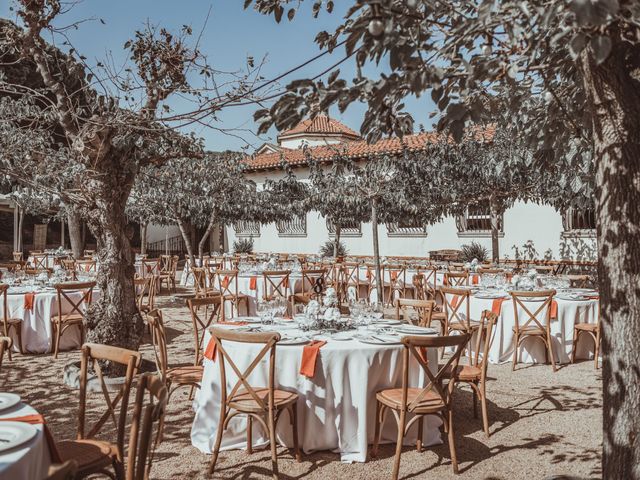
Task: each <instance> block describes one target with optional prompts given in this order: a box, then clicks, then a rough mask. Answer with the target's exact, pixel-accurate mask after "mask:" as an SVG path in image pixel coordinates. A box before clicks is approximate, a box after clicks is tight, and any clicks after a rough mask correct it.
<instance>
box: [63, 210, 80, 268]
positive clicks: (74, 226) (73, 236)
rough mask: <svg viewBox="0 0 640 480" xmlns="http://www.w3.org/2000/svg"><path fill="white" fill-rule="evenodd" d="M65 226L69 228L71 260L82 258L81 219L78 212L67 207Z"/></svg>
mask: <svg viewBox="0 0 640 480" xmlns="http://www.w3.org/2000/svg"><path fill="white" fill-rule="evenodd" d="M67 225H68V226H69V242H71V251H72V252H73V258H82V255H83V254H84V238H83V237H84V235H83V233H82V218H81V217H80V214H79V213H78V212H76V211H75V210H73V209H71V208H69V207H67Z"/></svg>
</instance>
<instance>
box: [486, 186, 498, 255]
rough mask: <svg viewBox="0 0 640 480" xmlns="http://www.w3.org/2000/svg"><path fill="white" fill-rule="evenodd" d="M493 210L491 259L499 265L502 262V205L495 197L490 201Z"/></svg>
mask: <svg viewBox="0 0 640 480" xmlns="http://www.w3.org/2000/svg"><path fill="white" fill-rule="evenodd" d="M489 208H490V210H491V258H492V259H493V261H494V262H495V263H496V264H497V263H499V261H500V205H499V203H498V200H497V199H496V198H495V197H493V196H492V197H491V199H490V200H489Z"/></svg>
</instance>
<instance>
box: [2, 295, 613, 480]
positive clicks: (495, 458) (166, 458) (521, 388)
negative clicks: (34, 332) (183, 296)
mask: <svg viewBox="0 0 640 480" xmlns="http://www.w3.org/2000/svg"><path fill="white" fill-rule="evenodd" d="M158 306H159V307H161V308H162V309H163V312H164V314H165V322H166V324H167V327H168V336H169V339H170V346H169V358H170V362H171V363H172V364H173V365H176V364H180V363H189V362H190V361H191V360H192V354H191V352H192V336H191V335H192V334H191V320H190V317H189V315H188V311H187V309H186V307H184V303H183V302H172V301H171V299H170V297H167V296H164V297H160V298H159V300H158ZM147 340H148V339H147ZM141 350H142V351H143V353H144V355H145V357H146V358H149V359H152V358H153V354H152V351H151V349H150V346H149V344H148V343H145V344H144V345H143V346H142V347H141ZM78 359H79V353H78V351H72V352H64V353H62V354H61V355H60V356H59V359H58V360H53V358H52V356H51V355H38V356H21V355H19V354H16V355H14V358H13V362H9V361H6V363H4V364H3V366H2V375H1V377H0V381H1V382H2V390H3V391H12V392H16V393H19V394H20V395H22V397H23V399H25V401H27V402H29V403H30V404H31V405H32V406H34V407H35V408H37V409H38V410H39V411H40V412H41V413H43V414H44V415H45V416H46V418H47V419H48V422H49V424H50V427H51V429H52V431H53V433H54V435H55V437H56V438H58V439H65V438H73V436H74V434H75V425H76V418H77V406H78V404H77V392H76V391H73V390H72V389H70V388H68V387H66V386H63V385H62V381H61V380H62V369H63V366H64V365H65V364H66V363H68V362H71V361H76V360H78ZM489 376H490V377H491V382H490V383H489V384H488V397H489V418H490V430H491V437H490V439H486V438H485V436H484V433H483V432H482V421H481V419H480V418H478V419H475V418H473V411H472V406H471V393H470V391H469V390H468V389H467V388H462V389H461V390H460V391H459V392H458V393H457V394H456V395H457V396H456V399H455V428H456V443H457V451H458V460H459V464H460V475H457V476H456V475H454V474H453V471H452V468H451V463H450V461H449V450H448V447H447V445H446V444H444V445H440V446H437V447H431V448H427V449H426V450H425V451H423V452H422V453H420V454H419V453H417V452H416V451H415V450H414V449H411V448H405V450H404V451H403V454H402V463H401V467H400V477H401V478H405V479H408V478H415V479H421V478H438V479H441V480H444V479H448V478H460V479H467V478H468V479H483V478H484V479H489V478H491V479H520V478H522V479H525V478H526V479H541V478H546V477H550V476H555V475H572V476H575V477H578V478H600V477H601V473H600V472H601V471H600V455H601V444H602V433H601V431H602V412H601V410H602V377H601V374H600V371H594V369H593V363H592V362H580V363H577V364H575V365H567V366H564V367H563V368H561V369H560V370H559V371H558V372H556V373H555V374H554V373H553V372H552V370H551V366H547V365H536V366H529V365H520V366H519V368H518V370H517V371H516V372H512V371H511V365H510V364H507V365H490V367H489ZM187 394H188V389H183V390H179V391H178V392H176V394H174V395H173V396H172V398H171V403H170V406H169V410H168V414H167V415H168V417H167V424H168V425H167V429H166V431H165V437H164V441H163V443H162V444H161V445H160V447H159V449H158V450H157V452H156V457H155V461H154V464H153V470H152V472H151V477H152V478H157V479H187V478H194V479H195V478H207V476H206V469H207V464H208V460H209V456H208V455H204V454H202V453H200V452H199V451H198V450H196V449H195V448H194V447H192V446H191V442H190V438H189V434H190V428H191V422H192V420H193V413H192V411H191V409H190V403H189V401H188V399H187ZM393 454H394V447H393V446H391V445H387V446H383V447H382V448H381V452H380V454H379V458H378V459H375V460H369V461H368V462H367V463H363V464H350V465H349V464H342V463H340V460H339V456H338V455H337V454H334V453H331V452H317V453H313V454H308V455H304V456H303V461H302V463H295V462H294V461H293V459H292V457H291V455H290V454H289V452H288V451H287V450H285V449H282V448H281V449H279V467H280V473H281V475H280V478H281V479H298V478H308V479H322V480H328V479H342V478H349V479H351V480H357V479H367V480H374V479H387V478H390V476H391V469H392V466H393ZM218 466H219V470H218V472H217V474H216V478H224V479H253V478H270V475H271V464H270V456H269V452H268V451H264V450H262V451H257V452H254V453H253V455H251V456H248V455H246V454H245V453H244V452H242V451H234V452H223V453H221V455H220V459H219V462H218Z"/></svg>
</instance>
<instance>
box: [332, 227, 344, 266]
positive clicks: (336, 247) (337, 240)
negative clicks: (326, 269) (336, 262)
mask: <svg viewBox="0 0 640 480" xmlns="http://www.w3.org/2000/svg"><path fill="white" fill-rule="evenodd" d="M341 230H342V227H341V226H340V224H338V223H336V233H335V236H334V239H333V258H338V252H339V251H340V250H339V249H340V232H341Z"/></svg>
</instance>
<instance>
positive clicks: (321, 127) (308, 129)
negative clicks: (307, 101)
mask: <svg viewBox="0 0 640 480" xmlns="http://www.w3.org/2000/svg"><path fill="white" fill-rule="evenodd" d="M304 133H309V134H313V133H329V134H341V135H345V136H348V137H352V138H354V139H356V138H358V139H359V138H360V135H359V134H358V133H357V132H354V131H353V130H351V129H350V128H349V127H347V126H346V125H345V124H343V123H340V122H338V121H337V120H334V119H332V118H329V117H328V116H326V115H318V116H317V117H316V118H314V119H308V120H303V121H302V122H300V123H299V124H298V125H296V126H295V127H293V128H292V129H290V130H286V131H284V132H282V133H281V134H280V135H278V139H282V138H286V137H289V136H292V135H299V134H304Z"/></svg>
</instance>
